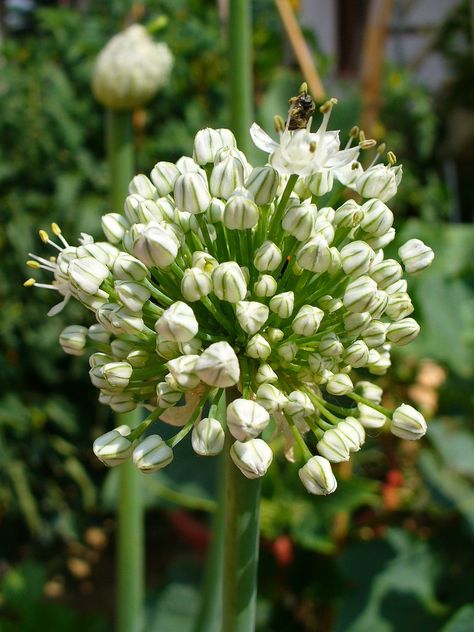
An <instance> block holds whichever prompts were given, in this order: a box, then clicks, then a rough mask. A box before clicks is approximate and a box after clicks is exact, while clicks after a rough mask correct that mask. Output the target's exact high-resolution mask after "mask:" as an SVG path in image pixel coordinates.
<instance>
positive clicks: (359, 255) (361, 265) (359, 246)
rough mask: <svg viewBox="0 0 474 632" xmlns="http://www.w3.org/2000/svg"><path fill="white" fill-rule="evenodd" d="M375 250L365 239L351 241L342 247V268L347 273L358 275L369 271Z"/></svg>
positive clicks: (353, 275)
mask: <svg viewBox="0 0 474 632" xmlns="http://www.w3.org/2000/svg"><path fill="white" fill-rule="evenodd" d="M374 257H375V252H374V251H373V250H372V248H371V247H370V246H369V245H368V244H366V243H365V241H351V242H350V243H348V244H347V245H346V246H344V247H343V248H342V249H341V263H342V269H343V270H344V272H345V273H346V274H347V275H350V276H352V277H358V276H361V275H362V274H365V273H366V272H368V271H369V268H370V265H371V263H372V261H373V260H374Z"/></svg>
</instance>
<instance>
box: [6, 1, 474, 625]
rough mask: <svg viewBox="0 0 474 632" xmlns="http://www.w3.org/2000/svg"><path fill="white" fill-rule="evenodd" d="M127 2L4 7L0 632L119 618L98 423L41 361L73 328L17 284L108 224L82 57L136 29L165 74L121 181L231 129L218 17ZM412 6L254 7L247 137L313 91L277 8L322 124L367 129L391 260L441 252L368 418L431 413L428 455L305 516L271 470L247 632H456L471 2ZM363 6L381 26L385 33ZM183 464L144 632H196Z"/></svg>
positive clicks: (345, 489)
mask: <svg viewBox="0 0 474 632" xmlns="http://www.w3.org/2000/svg"><path fill="white" fill-rule="evenodd" d="M130 4H131V3H130V2H125V1H119V0H110V1H109V2H107V3H92V2H88V1H87V0H69V1H66V0H64V1H62V2H52V1H51V2H34V1H33V0H21V1H20V0H9V1H7V2H0V217H1V222H0V248H1V257H2V258H1V261H2V265H1V266H0V297H1V306H2V311H1V319H0V342H1V345H2V354H1V357H0V362H1V365H0V367H1V391H0V629H1V630H2V631H3V630H4V631H5V632H10V631H15V632H36V631H40V630H46V629H48V630H50V631H51V632H55V631H56V630H58V631H59V630H64V629H65V628H66V627H67V628H68V629H69V631H70V632H74V631H76V630H77V631H79V630H83V629H87V630H88V631H89V630H90V631H91V632H102V631H105V630H109V629H110V628H111V622H112V621H113V616H114V585H113V584H114V538H115V519H114V507H115V498H116V493H115V490H116V483H117V480H116V473H115V472H114V471H110V472H107V471H105V470H104V468H103V467H102V466H101V464H100V463H99V462H98V461H97V460H96V459H95V457H94V455H93V454H92V450H91V443H92V441H93V439H94V438H95V437H97V436H98V435H99V434H101V433H103V432H105V430H107V429H109V428H110V427H111V426H110V423H111V420H110V418H109V413H108V411H107V410H106V409H105V407H103V406H100V405H99V404H98V403H97V402H96V395H95V392H94V390H93V389H92V388H91V387H90V384H89V382H88V378H87V370H86V360H85V359H81V358H71V357H68V356H65V355H64V354H63V352H62V350H61V348H60V346H59V344H58V342H57V338H58V334H59V331H60V330H61V329H62V328H63V327H64V326H65V325H66V324H68V323H69V322H71V321H73V320H79V319H80V318H81V317H80V312H79V308H78V307H77V306H75V305H74V304H72V303H71V304H70V305H69V306H68V307H67V314H68V316H67V318H66V316H63V315H61V314H60V315H58V316H56V317H54V318H47V317H46V315H45V314H46V312H47V310H48V309H49V307H50V306H51V304H52V301H51V296H50V295H49V294H48V293H41V291H40V290H38V291H35V292H33V291H32V290H28V289H26V288H24V287H23V286H22V282H23V281H24V279H25V278H26V276H27V271H26V267H25V264H24V260H25V258H26V253H27V252H29V251H34V250H35V246H36V243H37V228H38V227H40V226H45V227H46V226H48V225H49V224H50V223H51V222H52V221H56V222H58V223H59V224H60V225H61V227H62V228H63V231H64V233H65V234H67V235H71V236H72V235H77V234H78V233H79V232H81V231H84V232H89V233H91V234H94V235H100V222H99V220H100V216H101V214H103V213H105V212H108V211H111V210H116V209H110V208H109V207H108V204H107V191H108V186H109V183H108V172H107V165H106V162H105V157H104V138H103V137H104V125H103V112H102V109H101V107H100V106H99V105H98V104H97V103H96V102H95V101H94V99H93V97H92V94H91V89H90V79H91V73H92V67H93V63H94V59H95V56H96V54H97V53H98V51H99V50H100V49H101V48H102V47H103V45H104V44H105V42H106V41H107V40H108V39H109V38H110V37H111V36H112V35H113V34H114V33H115V32H117V31H118V30H120V28H122V27H123V26H124V25H125V24H128V23H130V22H131V21H134V20H137V21H140V22H141V23H143V24H145V25H147V26H149V27H150V30H151V31H152V32H153V33H154V36H155V38H156V39H157V40H158V39H159V40H163V41H165V42H166V43H167V44H168V45H169V47H170V48H171V50H172V52H173V54H174V56H175V65H174V69H173V72H172V78H171V82H170V84H169V86H168V87H166V88H165V89H164V90H162V91H161V92H160V93H159V94H158V96H157V97H156V98H155V99H154V100H153V101H152V102H151V103H150V104H149V105H148V106H147V107H146V109H142V110H136V111H135V113H134V118H133V124H134V131H135V138H136V156H137V170H138V171H143V172H147V171H149V170H150V169H151V167H152V166H153V165H154V164H155V162H156V161H157V160H171V161H175V160H176V159H177V158H178V157H179V156H180V155H182V154H188V155H189V154H190V152H191V149H192V141H193V136H194V133H195V131H196V130H197V129H199V128H201V127H204V126H207V125H211V126H213V127H218V126H225V125H228V124H229V123H228V116H229V115H228V112H229V110H228V99H227V83H226V64H227V62H226V55H225V51H226V44H225V38H224V33H225V21H226V2H225V1H222V0H221V1H219V2H212V1H210V0H209V1H206V0H148V1H147V2H146V3H144V2H143V3H142V2H135V3H134V4H133V6H132V8H130ZM429 4H430V3H427V2H421V1H419V2H417V1H415V0H412V1H403V0H397V1H395V2H385V3H384V2H382V3H380V2H377V1H375V2H372V3H371V2H369V1H361V2H357V3H356V2H347V1H343V0H340V1H339V2H334V3H329V2H327V0H326V1H322V2H318V1H316V0H315V1H311V0H307V1H306V2H301V3H299V2H297V1H293V2H290V3H288V2H277V3H275V2H273V0H255V1H254V2H253V3H252V6H253V22H254V42H253V43H254V50H255V57H254V73H255V74H254V76H255V105H256V111H257V120H258V121H259V123H261V124H262V126H263V127H265V128H267V129H269V128H270V127H271V121H272V117H273V115H274V114H276V113H278V114H281V115H283V116H284V115H285V112H286V109H287V104H286V99H287V97H288V95H290V94H294V93H295V92H296V90H297V87H298V86H299V85H300V83H301V81H302V79H307V80H309V83H310V87H311V78H313V80H314V75H313V74H311V72H312V71H311V68H310V70H309V72H310V76H309V77H307V76H305V75H304V74H303V73H302V69H301V68H300V66H299V64H298V61H297V55H295V49H294V48H293V46H292V45H291V43H290V39H289V38H288V30H287V28H286V27H285V25H286V26H288V24H290V27H289V31H290V34H291V32H292V31H291V23H288V19H287V18H286V19H285V17H284V16H285V13H284V11H283V12H281V8H282V6H284V7H285V6H286V7H288V6H290V7H291V8H292V9H293V11H294V12H295V15H296V17H297V18H299V19H300V22H301V23H302V24H303V26H304V28H303V34H304V37H305V39H306V42H307V43H308V45H309V46H310V51H311V60H312V63H314V64H315V68H316V69H317V73H318V75H319V77H320V79H321V82H322V86H324V90H325V92H326V94H327V96H337V97H338V98H339V105H338V106H337V107H336V108H335V110H334V114H333V117H334V118H333V121H332V123H333V127H335V128H339V127H340V128H341V129H347V128H349V127H350V126H352V125H353V124H354V123H355V122H360V121H363V122H364V125H365V127H366V129H367V130H368V136H373V137H374V138H376V139H377V140H378V141H381V140H382V139H383V140H384V141H385V142H386V143H387V146H388V148H389V149H391V150H392V151H394V152H395V153H396V155H397V157H398V159H399V162H401V163H402V164H403V165H404V179H403V182H402V186H401V187H400V190H399V195H398V196H397V198H396V201H395V203H394V204H393V210H394V212H395V215H396V223H397V228H400V229H401V230H400V234H399V235H400V236H399V239H398V241H399V242H400V243H402V242H403V241H406V239H407V238H410V237H412V236H416V237H420V238H421V239H423V240H424V241H425V242H426V243H427V244H428V245H430V246H431V247H432V248H433V250H434V251H435V253H436V259H435V263H434V264H433V266H432V268H431V269H430V270H429V271H427V272H426V273H425V274H424V275H423V276H422V277H421V278H419V279H414V280H413V282H412V286H411V287H412V288H413V289H412V294H413V297H414V302H415V308H416V309H415V314H414V316H415V317H416V319H417V320H418V321H419V322H420V324H421V326H422V333H421V335H420V337H419V339H418V340H417V341H416V342H415V343H413V344H412V345H410V346H409V348H408V349H406V350H405V349H402V350H397V355H396V359H395V363H394V364H395V366H394V370H393V371H392V372H391V373H390V376H387V377H383V378H381V382H383V386H384V390H385V391H386V393H387V395H386V397H388V398H393V402H395V401H407V402H412V403H414V404H415V405H416V406H418V407H419V408H420V409H421V410H422V411H423V412H424V413H425V415H426V417H427V418H428V419H429V430H428V434H427V437H426V438H425V439H423V440H422V441H421V442H419V443H416V444H413V443H409V442H400V441H398V440H396V439H395V438H394V437H392V436H391V435H390V434H389V433H382V434H380V435H378V436H374V437H372V438H371V439H370V441H369V444H368V446H367V448H368V449H366V450H364V452H363V453H361V454H359V455H356V456H355V457H354V458H353V459H352V461H351V465H350V466H348V465H347V464H343V465H342V466H340V467H339V470H338V478H339V480H340V487H339V490H338V493H337V494H335V495H334V496H333V497H328V498H324V497H316V498H315V497H312V496H311V497H310V496H308V495H307V493H306V492H305V490H304V489H303V488H302V486H301V485H300V483H299V481H298V480H297V477H295V476H294V473H293V472H291V471H290V469H289V468H288V467H287V466H286V465H285V463H284V460H283V458H279V459H277V461H276V463H275V465H274V466H273V467H272V468H271V469H270V471H269V474H268V475H267V476H266V477H265V479H264V481H263V501H262V511H261V527H262V542H261V564H260V571H259V603H258V619H259V627H258V630H259V631H261V632H264V631H265V632H279V631H280V630H292V631H294V632H300V631H301V632H333V631H334V632H392V631H393V632H397V631H398V630H400V631H401V630H403V631H404V632H411V631H416V632H421V631H422V632H431V631H433V632H435V631H438V630H443V632H464V631H465V632H468V631H472V630H473V629H474V583H473V582H472V577H473V572H474V549H473V546H472V545H473V535H474V490H473V487H472V481H473V478H474V458H473V455H474V436H473V428H474V426H473V413H474V396H473V388H472V387H473V373H474V353H473V351H474V256H473V255H474V229H473V225H472V222H473V219H474V194H473V189H472V174H473V166H474V165H473V163H474V158H473V153H472V146H473V142H474V111H473V108H472V106H473V104H474V81H473V74H474V73H473V70H474V42H473V35H472V34H473V24H474V16H473V14H472V12H471V9H472V6H471V4H472V3H470V2H467V1H463V2H457V1H453V2H445V3H441V4H444V5H446V7H445V10H444V11H443V15H432V14H431V13H429V12H428V10H427V6H429ZM433 4H434V5H438V4H439V3H433ZM277 5H278V7H277ZM300 5H301V6H300ZM328 5H332V9H331V10H332V17H331V18H330V19H329V21H327V22H326V23H323V27H324V28H321V20H323V19H324V20H328V17H327V15H326V14H327V9H328ZM355 5H356V6H357V10H355V9H354V6H355ZM372 5H384V6H385V8H386V11H387V13H386V17H385V19H386V26H387V29H388V30H387V29H386V30H385V31H384V29H381V30H380V26H381V25H380V23H379V24H378V23H377V22H374V20H373V6H372ZM334 7H335V8H334ZM278 8H279V9H280V11H279V10H278ZM325 11H326V14H325ZM420 12H421V13H420ZM282 15H283V20H282V17H281V16H282ZM325 15H326V17H324V16H325ZM420 15H421V17H422V19H421V20H420ZM371 16H372V17H371ZM414 16H418V17H417V19H415V18H414ZM425 18H426V19H425ZM326 26H327V29H332V31H331V32H332V33H333V37H332V40H333V42H332V45H331V47H330V48H329V49H328V47H327V41H328V38H327V34H326V29H325V27H326ZM382 26H383V24H382ZM377 29H378V30H377ZM293 34H294V30H293ZM409 38H418V43H420V42H422V45H420V46H418V49H417V52H416V54H415V55H411V56H407V55H404V54H403V42H405V44H406V42H407V41H408V39H409ZM387 44H390V46H388V45H387ZM325 45H326V48H325ZM297 50H298V48H297ZM390 51H391V52H390ZM299 52H301V49H299ZM384 55H386V58H385V59H384ZM427 59H429V60H430V63H429V64H426V61H427ZM433 60H434V61H433ZM306 70H307V69H306ZM313 85H314V84H313ZM315 96H316V95H315ZM257 160H258V158H256V161H257ZM260 160H262V157H260ZM395 248H396V244H395V245H394V246H393V249H394V250H395ZM75 310H77V318H76V319H75V318H74V314H75ZM85 324H90V323H85ZM389 405H392V402H389ZM177 452H178V456H179V457H180V458H176V459H175V461H174V462H173V464H172V465H171V466H170V467H169V468H167V469H166V472H159V473H157V474H153V475H151V476H149V477H143V483H144V485H143V487H144V494H145V497H146V502H147V508H148V512H147V522H146V527H147V529H146V532H147V558H146V562H147V587H148V592H147V605H148V610H147V614H148V623H147V628H146V629H147V632H154V631H155V630H156V631H158V630H159V631H160V632H174V630H178V629H179V630H183V631H184V632H186V630H190V627H189V625H190V624H189V621H190V620H191V617H192V615H193V613H194V610H195V608H196V605H197V600H198V598H197V590H198V587H199V582H200V576H201V573H202V567H203V560H204V558H205V552H206V547H207V544H208V541H209V535H210V532H209V527H208V525H209V518H210V515H211V514H212V511H213V508H214V506H215V492H216V490H215V487H216V476H215V475H216V471H215V465H216V464H215V462H214V461H213V460H212V461H211V462H209V463H208V462H207V460H206V461H205V466H203V465H202V462H203V459H199V461H198V460H197V459H198V457H196V456H195V455H193V453H192V451H191V448H190V447H189V446H184V445H183V446H180V448H179V450H178V451H177ZM198 463H199V464H198ZM197 464H198V465H197Z"/></svg>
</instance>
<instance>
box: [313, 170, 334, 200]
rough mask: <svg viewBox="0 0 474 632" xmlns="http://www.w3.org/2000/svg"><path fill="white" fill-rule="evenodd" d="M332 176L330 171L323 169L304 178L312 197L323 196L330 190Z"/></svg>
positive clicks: (332, 181) (332, 182)
mask: <svg viewBox="0 0 474 632" xmlns="http://www.w3.org/2000/svg"><path fill="white" fill-rule="evenodd" d="M333 184H334V176H333V172H332V169H324V170H323V171H319V172H318V173H314V174H313V175H312V176H309V177H308V178H306V185H307V187H308V189H309V190H310V191H311V193H312V194H313V195H325V194H326V193H329V191H331V190H332V187H333Z"/></svg>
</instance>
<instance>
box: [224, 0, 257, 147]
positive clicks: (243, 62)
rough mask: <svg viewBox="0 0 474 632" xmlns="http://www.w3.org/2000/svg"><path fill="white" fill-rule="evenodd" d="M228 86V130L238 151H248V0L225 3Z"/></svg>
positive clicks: (250, 83) (250, 97)
mask: <svg viewBox="0 0 474 632" xmlns="http://www.w3.org/2000/svg"><path fill="white" fill-rule="evenodd" d="M228 46H229V85H230V119H231V129H232V131H233V132H234V134H235V137H236V139H237V144H238V146H239V148H240V149H241V150H242V151H243V152H244V153H245V154H247V155H249V154H250V153H251V151H252V144H251V140H250V134H249V129H250V125H251V124H252V121H253V72H252V18H251V10H250V1H249V0H230V3H229V41H228Z"/></svg>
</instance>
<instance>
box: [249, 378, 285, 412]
mask: <svg viewBox="0 0 474 632" xmlns="http://www.w3.org/2000/svg"><path fill="white" fill-rule="evenodd" d="M256 396H257V403H258V404H260V405H261V406H263V407H264V408H265V410H267V411H268V412H269V413H271V414H273V413H275V412H277V411H281V410H283V407H284V406H285V404H286V403H287V402H288V398H287V397H286V395H285V394H284V393H282V392H281V391H280V390H279V389H278V388H276V387H275V386H273V385H272V384H268V383H266V384H261V385H260V386H259V387H258V389H257V393H256Z"/></svg>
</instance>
